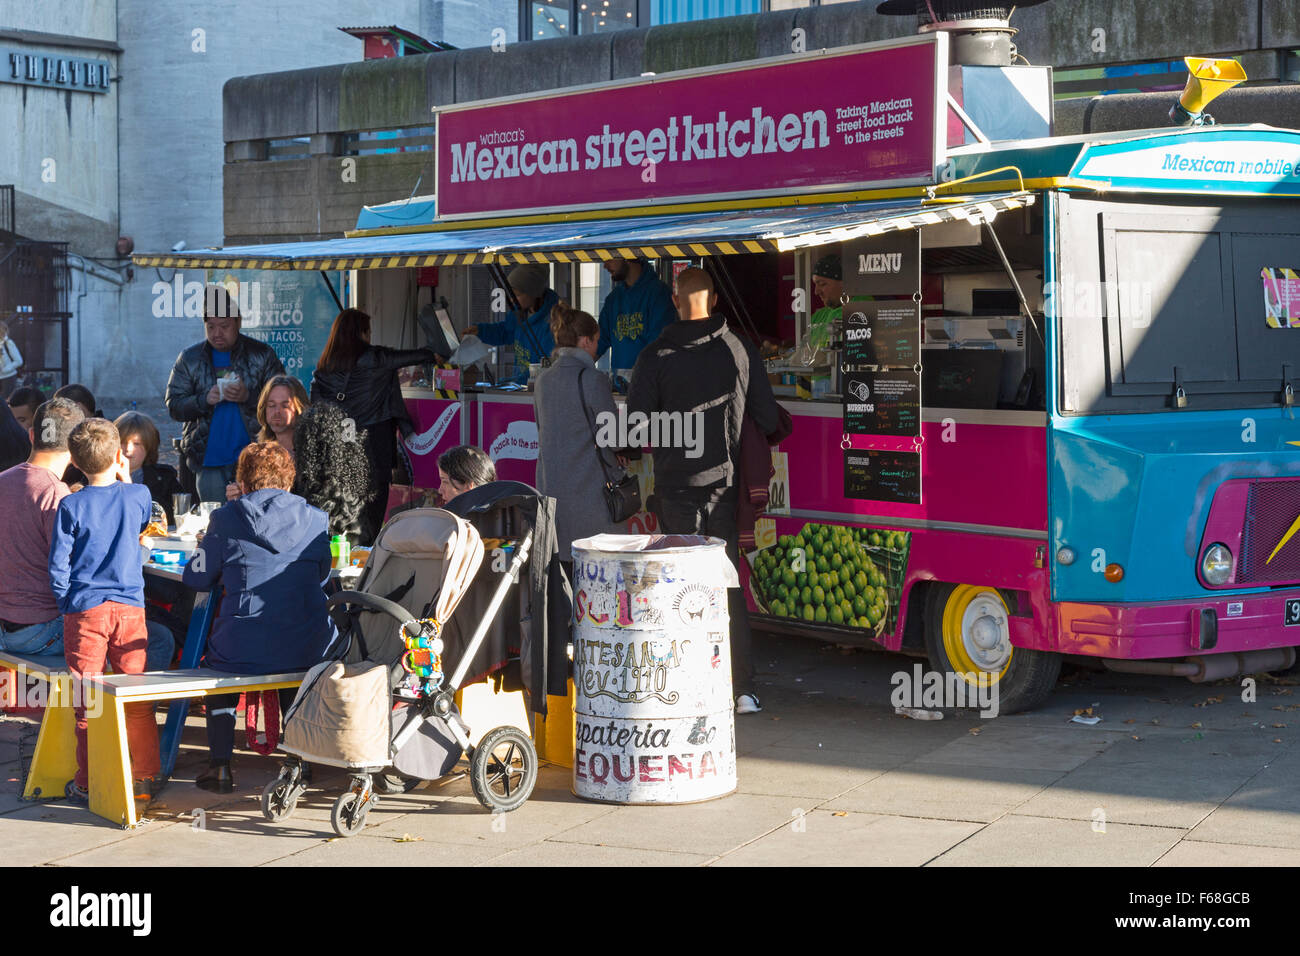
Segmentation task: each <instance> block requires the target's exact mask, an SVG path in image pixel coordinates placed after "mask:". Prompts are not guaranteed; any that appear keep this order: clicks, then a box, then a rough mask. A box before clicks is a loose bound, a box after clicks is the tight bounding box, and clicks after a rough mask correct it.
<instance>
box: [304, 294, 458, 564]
mask: <svg viewBox="0 0 1300 956" xmlns="http://www.w3.org/2000/svg"><path fill="white" fill-rule="evenodd" d="M436 358H437V355H436V354H435V353H434V352H433V350H432V349H406V350H399V349H390V348H385V347H383V346H381V345H371V344H370V316H369V315H367V314H366V313H365V312H362V311H361V310H360V309H344V310H343V311H342V312H340V313H339V314H338V318H336V319H335V320H334V327H333V328H332V329H331V330H330V337H329V341H328V342H326V343H325V351H324V352H322V353H321V357H320V361H319V362H317V363H316V372H315V374H314V375H312V379H311V400H312V402H318V401H326V402H333V403H335V404H337V405H339V406H341V407H342V408H343V411H344V412H345V414H346V415H347V417H348V418H350V419H352V422H353V423H354V425H355V427H356V429H357V432H358V433H360V432H361V430H362V429H364V430H365V432H366V438H365V446H366V457H367V458H369V459H370V465H371V480H370V489H371V497H370V498H369V500H368V501H367V503H366V506H365V509H364V511H363V513H362V517H361V539H362V542H363V543H365V544H370V543H371V542H372V541H373V540H374V538H375V535H377V534H378V533H379V529H380V527H381V526H382V525H383V523H384V512H385V511H386V510H387V509H388V486H389V484H390V483H391V482H392V473H393V464H394V462H395V461H396V458H397V429H401V431H402V434H403V435H409V434H411V433H412V432H413V431H414V430H415V429H414V425H412V423H411V418H410V416H409V415H408V414H407V412H406V403H405V402H403V401H402V389H401V386H400V385H399V384H398V381H397V370H398V369H399V368H404V367H406V366H408V365H421V364H423V363H425V362H433V361H435V360H436Z"/></svg>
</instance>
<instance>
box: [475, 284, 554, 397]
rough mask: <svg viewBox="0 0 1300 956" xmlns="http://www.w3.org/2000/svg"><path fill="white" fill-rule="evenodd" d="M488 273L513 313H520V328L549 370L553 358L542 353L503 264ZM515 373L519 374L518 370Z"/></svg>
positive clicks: (540, 345) (539, 343) (544, 366)
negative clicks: (504, 295)
mask: <svg viewBox="0 0 1300 956" xmlns="http://www.w3.org/2000/svg"><path fill="white" fill-rule="evenodd" d="M488 272H489V273H490V274H491V276H492V281H493V282H495V283H496V284H497V285H498V286H500V287H501V291H503V292H504V293H505V294H506V304H507V305H509V306H510V308H511V309H512V310H513V311H515V312H518V313H519V315H520V318H521V321H520V323H519V327H520V328H522V329H523V330H524V334H525V335H527V336H528V344H529V345H531V346H532V347H533V348H534V349H535V350H536V351H537V353H538V354H539V355H541V356H542V361H541V365H542V368H548V367H549V366H550V364H551V357H550V356H549V355H547V354H546V353H545V352H543V351H542V343H541V342H539V341H538V340H537V335H536V334H535V333H534V332H533V330H532V328H531V327H530V326H529V325H528V315H527V314H526V313H525V312H524V307H523V306H522V305H520V304H519V300H518V299H516V298H515V290H514V289H512V288H510V280H509V279H507V278H506V270H505V268H504V267H502V265H501V263H499V262H493V263H490V264H489V265H488ZM515 371H516V372H518V369H516V370H515Z"/></svg>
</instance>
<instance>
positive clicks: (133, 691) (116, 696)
mask: <svg viewBox="0 0 1300 956" xmlns="http://www.w3.org/2000/svg"><path fill="white" fill-rule="evenodd" d="M305 676H306V672H305V671H299V672H297V673H291V674H264V675H253V676H242V675H238V674H223V673H220V672H218V671H214V670H209V669H207V668H202V667H200V668H190V669H186V670H176V671H157V672H153V673H147V674H110V675H106V676H104V677H97V678H94V679H93V680H92V682H91V683H93V685H94V688H95V689H97V690H99V691H101V692H102V699H101V700H98V701H96V700H94V699H93V698H88V700H87V706H88V710H87V734H86V745H87V750H88V754H87V761H88V763H89V766H88V768H87V770H88V771H89V774H90V809H91V812H92V813H94V814H96V815H97V816H101V817H103V818H104V819H105V820H109V821H111V822H112V823H116V824H119V825H121V826H123V827H126V828H128V829H129V828H132V827H134V826H136V824H138V823H139V822H140V821H139V817H137V816H136V807H135V799H134V797H133V796H132V786H131V785H132V781H131V757H130V753H129V752H128V750H127V742H126V712H125V710H124V706H125V705H126V704H135V703H144V702H149V701H159V700H170V701H177V702H181V701H189V700H193V699H194V698H197V697H211V696H213V695H214V694H242V693H246V692H252V691H258V690H281V689H283V688H286V687H298V686H299V685H301V684H302V680H303V678H304V677H305ZM69 712H71V711H69ZM92 713H94V714H95V716H91V714H92ZM183 713H184V711H183V710H182V714H183ZM181 720H182V722H183V721H184V717H183V716H182V717H181ZM42 732H43V731H42ZM68 736H69V737H71V736H72V734H71V727H69V734H68ZM175 745H179V734H177V736H176V743H175ZM166 750H167V748H166V746H165V745H164V766H163V772H164V773H165V774H167V775H168V776H170V774H171V770H172V766H171V762H174V760H175V747H174V746H173V748H172V750H171V762H169V761H168V760H167V759H166V758H167V753H166ZM73 769H74V770H75V769H76V768H75V761H74V766H73ZM70 779H72V778H71V775H69V776H68V777H67V778H65V781H66V780H70ZM60 786H62V784H60Z"/></svg>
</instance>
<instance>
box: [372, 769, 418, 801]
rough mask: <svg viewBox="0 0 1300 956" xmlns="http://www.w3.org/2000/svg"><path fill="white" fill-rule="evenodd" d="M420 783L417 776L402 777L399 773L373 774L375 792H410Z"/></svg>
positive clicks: (390, 793) (389, 793)
mask: <svg viewBox="0 0 1300 956" xmlns="http://www.w3.org/2000/svg"><path fill="white" fill-rule="evenodd" d="M419 785H420V779H419V778H418V777H404V776H402V775H401V774H400V773H381V774H376V775H375V792H376V793H383V794H388V795H390V796H391V795H392V794H396V793H410V792H411V791H412V790H414V789H415V788H416V787H418V786H419Z"/></svg>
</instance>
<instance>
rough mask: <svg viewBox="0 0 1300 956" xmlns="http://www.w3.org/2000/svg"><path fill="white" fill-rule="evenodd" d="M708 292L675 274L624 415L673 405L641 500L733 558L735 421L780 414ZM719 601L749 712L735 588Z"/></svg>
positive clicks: (749, 348) (741, 609) (706, 282)
mask: <svg viewBox="0 0 1300 956" xmlns="http://www.w3.org/2000/svg"><path fill="white" fill-rule="evenodd" d="M717 302H718V297H717V295H716V293H714V291H713V280H712V279H710V278H709V275H708V273H706V272H705V271H704V270H703V269H686V270H684V271H683V272H682V273H681V274H680V275H679V276H678V277H677V294H676V295H674V296H673V303H674V304H675V305H676V306H677V313H678V315H679V316H680V317H681V321H680V322H673V323H671V324H670V325H668V326H667V328H665V329H664V330H663V332H662V333H660V335H659V338H658V339H656V340H655V342H654V343H653V344H652V345H650V346H648V347H647V348H646V349H645V350H643V351H642V352H641V355H640V357H639V358H638V359H637V363H636V369H635V370H634V371H633V373H632V385H631V388H630V390H629V391H628V400H627V407H628V418H629V421H630V420H631V417H632V414H633V413H635V412H641V413H643V414H645V415H647V416H649V415H652V414H653V413H655V412H677V413H680V414H681V415H682V419H683V423H684V425H683V428H682V429H681V435H682V436H683V438H684V439H686V440H683V441H682V442H681V445H682V446H683V447H656V448H655V449H654V469H655V493H654V495H653V496H652V497H651V499H650V502H649V504H650V507H651V508H652V510H653V511H654V513H655V515H656V516H657V517H658V518H659V523H660V527H661V528H662V530H663V531H665V532H667V533H669V534H707V535H712V536H714V537H717V538H722V539H723V540H724V541H726V542H727V557H729V558H730V559H731V561H732V563H733V564H735V565H736V566H737V567H739V565H740V553H739V546H738V535H737V530H736V503H737V498H738V495H739V488H738V484H739V482H738V480H737V473H738V470H739V468H738V466H739V460H740V433H741V424H742V423H743V421H744V418H745V416H746V415H749V416H750V417H751V418H752V419H753V420H754V424H756V425H757V426H758V428H759V430H760V431H762V432H763V434H764V435H769V434H771V433H773V432H775V431H776V430H777V429H778V428H779V427H780V418H779V411H778V406H777V404H776V398H775V397H774V396H773V395H772V386H771V385H770V384H769V383H768V380H767V373H766V372H765V371H764V369H763V362H762V359H760V358H759V355H758V351H757V350H756V349H755V348H754V346H753V345H752V344H750V343H749V342H747V341H745V340H743V339H741V338H739V337H738V336H737V335H736V334H735V333H734V332H732V331H731V330H730V329H728V328H727V322H726V319H724V318H723V317H722V316H719V315H714V314H713V309H714V307H715V306H716V305H717ZM688 421H693V424H685V423H686V422H688ZM692 436H693V437H694V439H695V440H694V441H691V440H689V438H690V437H692ZM727 604H728V614H729V616H730V618H731V679H732V685H733V687H732V689H733V692H734V693H735V695H736V713H738V714H752V713H756V712H757V711H759V710H761V709H762V708H761V706H760V704H759V701H758V697H757V696H756V695H755V694H754V668H753V663H752V661H751V658H750V632H749V612H748V610H747V609H746V607H745V596H744V593H743V592H742V591H741V590H740V589H739V588H734V589H732V590H731V592H730V593H729V594H728V601H727Z"/></svg>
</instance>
